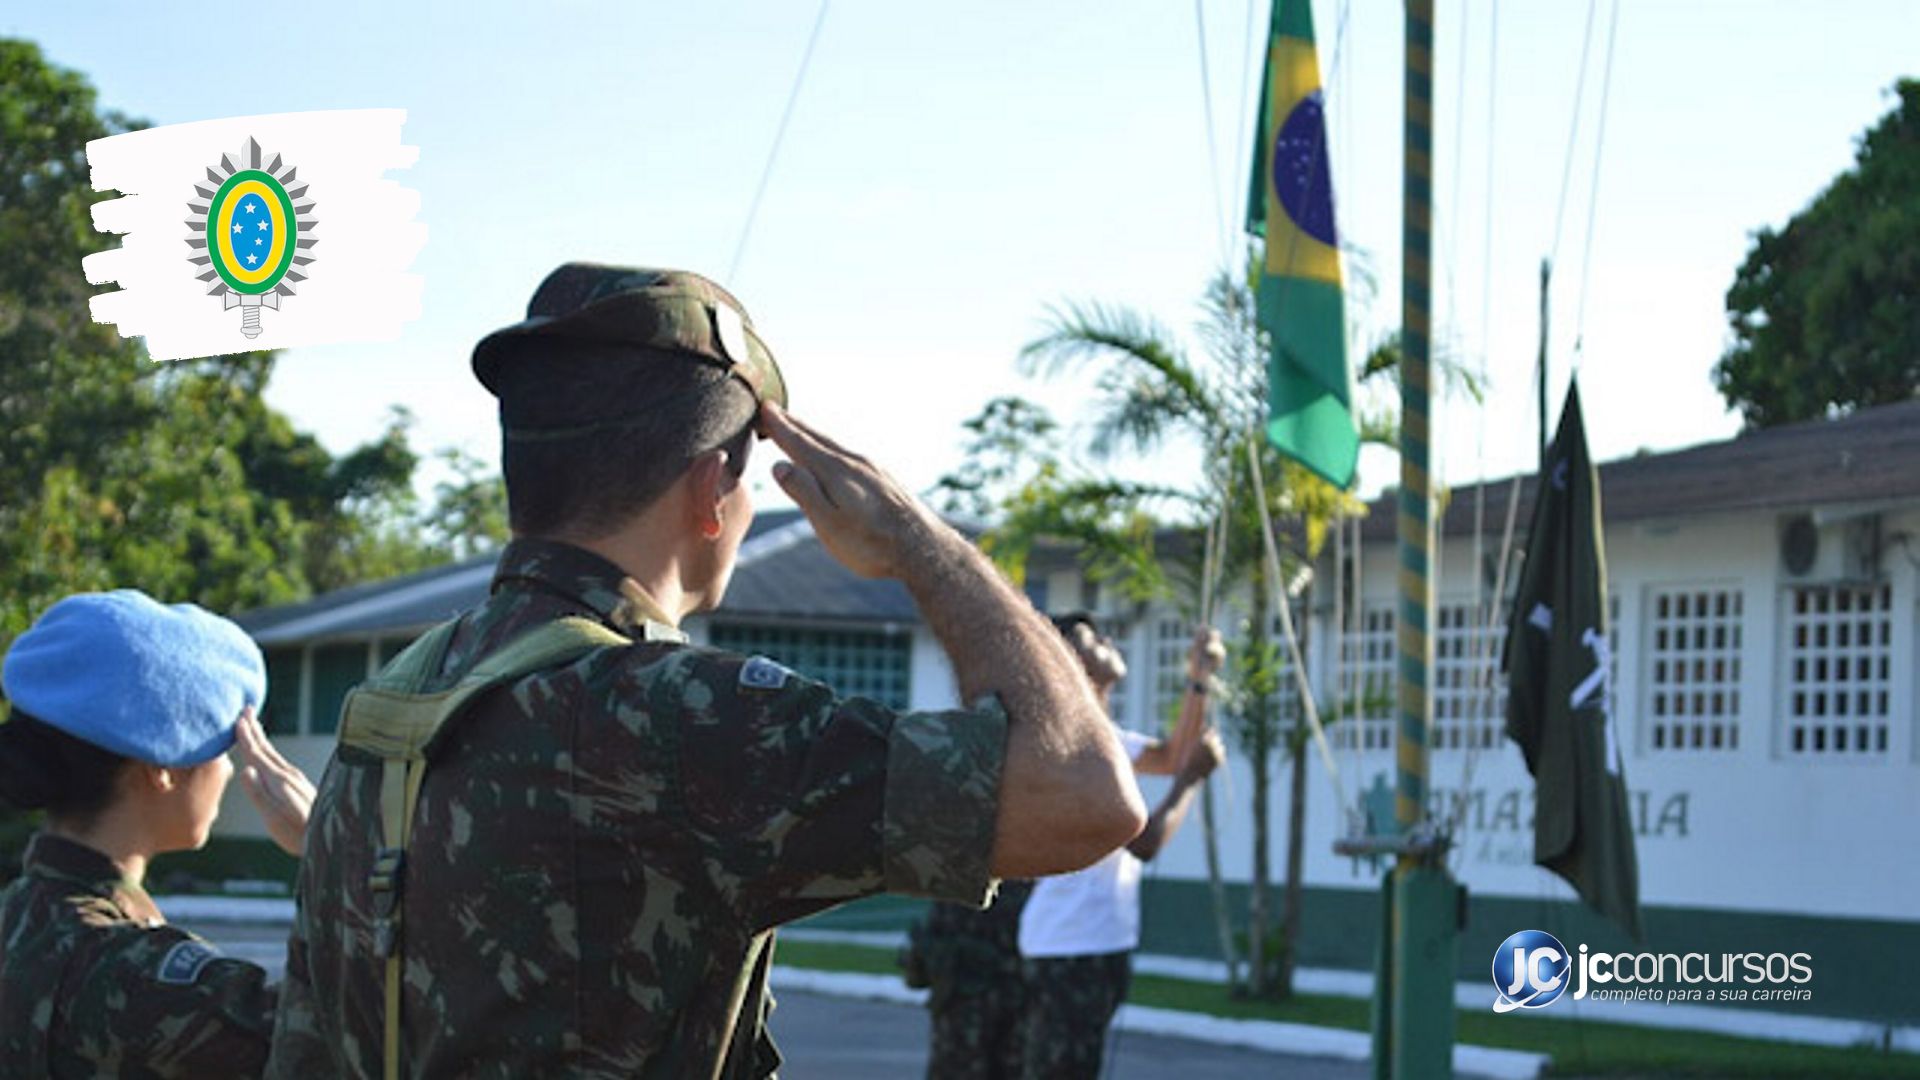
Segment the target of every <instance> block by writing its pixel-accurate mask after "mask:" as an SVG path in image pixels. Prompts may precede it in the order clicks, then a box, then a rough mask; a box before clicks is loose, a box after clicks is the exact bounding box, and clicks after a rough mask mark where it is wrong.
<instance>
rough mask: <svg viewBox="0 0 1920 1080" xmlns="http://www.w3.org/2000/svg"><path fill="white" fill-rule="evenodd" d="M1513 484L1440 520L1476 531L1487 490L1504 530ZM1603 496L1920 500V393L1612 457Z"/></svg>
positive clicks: (1677, 506)
mask: <svg viewBox="0 0 1920 1080" xmlns="http://www.w3.org/2000/svg"><path fill="white" fill-rule="evenodd" d="M1534 482H1535V477H1533V476H1531V475H1529V476H1525V477H1522V478H1521V480H1520V506H1519V512H1518V516H1517V525H1516V528H1517V529H1518V530H1519V531H1521V532H1524V531H1525V530H1526V527H1527V522H1528V520H1529V515H1530V512H1531V511H1532V509H1533V488H1534ZM1512 491H1513V479H1512V478H1511V477H1509V478H1506V479H1502V480H1491V481H1487V482H1486V483H1484V484H1470V485H1467V486H1464V487H1459V488H1455V489H1454V490H1453V494H1452V497H1451V498H1450V499H1449V501H1448V504H1447V510H1446V513H1445V518H1444V521H1443V522H1442V525H1443V527H1444V528H1445V530H1446V533H1447V534H1448V535H1456V534H1457V535H1471V534H1472V532H1473V517H1474V503H1475V501H1476V500H1477V499H1478V498H1479V497H1480V496H1481V495H1482V494H1483V493H1484V496H1485V524H1484V526H1483V528H1484V529H1485V531H1486V532H1487V533H1488V534H1491V535H1495V536H1497V535H1499V534H1500V531H1501V530H1502V529H1503V528H1504V527H1505V524H1506V514H1507V497H1508V495H1509V494H1510V493H1511V492H1512ZM1600 497H1601V500H1602V506H1603V508H1604V513H1605V515H1606V520H1608V521H1610V522H1622V521H1644V520H1650V519H1654V518H1667V517H1681V516H1698V515H1701V514H1714V513H1731V512H1738V511H1754V510H1779V511H1789V510H1812V509H1814V508H1817V507H1832V506H1835V505H1847V506H1860V507H1863V508H1865V507H1872V506H1876V505H1880V504H1895V503H1901V502H1910V501H1914V500H1920V399H1916V400H1913V401H1903V402H1900V403H1899V404H1896V405H1882V406H1879V407H1877V408H1871V409H1861V410H1859V411H1858V412H1854V413H1851V414H1849V415H1847V416H1843V417H1839V418H1836V419H1832V420H1809V421H1805V422H1803V423H1798V424H1783V425H1781V426H1779V427H1772V428H1762V429H1759V430H1755V431H1744V432H1741V433H1740V434H1739V435H1736V436H1734V437H1733V438H1731V439H1727V440H1725V441H1722V442H1715V443H1705V444H1702V445H1700V446H1693V447H1688V448H1686V449H1684V450H1673V451H1669V452H1666V453H1659V454H1647V453H1642V454H1637V455H1635V456H1633V457H1629V458H1622V459H1620V460H1618V461H1610V462H1607V463H1605V464H1603V465H1601V466H1600ZM1395 499H1396V496H1395V495H1394V494H1393V493H1392V492H1388V493H1387V494H1385V495H1383V496H1382V497H1381V498H1379V499H1376V500H1375V501H1374V502H1373V504H1372V506H1371V507H1369V510H1370V513H1369V514H1368V516H1367V520H1366V522H1365V524H1364V525H1362V526H1361V530H1362V532H1361V535H1362V537H1363V538H1364V539H1365V540H1368V541H1382V542H1384V541H1390V540H1392V539H1393V537H1394V536H1395V534H1396V524H1395V514H1396V509H1395V507H1396V502H1395Z"/></svg>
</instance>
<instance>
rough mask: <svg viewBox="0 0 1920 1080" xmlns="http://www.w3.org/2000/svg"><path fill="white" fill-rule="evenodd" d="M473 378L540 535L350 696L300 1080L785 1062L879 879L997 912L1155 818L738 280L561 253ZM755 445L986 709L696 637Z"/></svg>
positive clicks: (310, 881) (727, 1072)
mask: <svg viewBox="0 0 1920 1080" xmlns="http://www.w3.org/2000/svg"><path fill="white" fill-rule="evenodd" d="M474 370H475V373H476V374H477V375H478V376H479V378H480V381H481V382H482V383H483V384H485V385H486V386H487V388H488V389H489V390H490V391H492V392H493V393H494V394H495V396H496V397H498V398H499V401H500V418H501V425H502V434H503V451H502V459H503V461H502V464H503V472H504V474H505V477H506V484H507V497H508V503H509V512H510V517H511V521H512V525H513V530H514V536H515V539H514V540H513V542H512V543H511V544H510V545H509V546H508V548H507V549H506V551H505V552H504V553H503V555H502V557H501V560H500V564H499V567H498V569H497V570H496V572H495V577H494V585H493V590H492V594H491V595H490V596H489V598H488V599H487V600H486V601H485V602H484V603H482V604H481V605H480V606H479V607H477V608H475V609H474V610H472V611H469V612H467V613H465V614H464V615H462V616H460V617H459V618H458V619H456V620H454V621H453V622H451V623H448V624H445V625H444V626H443V627H441V628H439V629H437V630H436V631H434V632H431V633H429V634H428V635H427V636H426V637H425V638H423V639H422V640H421V641H420V642H417V643H415V645H414V646H412V647H410V648H409V649H408V650H407V651H406V652H405V653H403V654H402V655H401V656H400V657H397V658H396V659H395V661H394V663H393V664H392V665H391V666H390V667H389V668H388V669H387V670H386V671H384V672H383V673H382V674H381V675H380V676H378V677H376V678H375V679H374V680H372V681H371V682H370V683H369V685H368V686H366V687H363V688H362V689H361V690H360V691H358V692H356V694H355V695H354V696H353V697H352V698H351V699H350V700H349V702H348V705H347V709H346V715H345V717H344V718H343V721H342V726H341V727H342V745H341V748H340V750H339V753H338V755H337V757H336V759H335V762H334V764H333V766H332V767H331V768H330V769H329V770H328V773H327V776H326V778H325V780H324V781H323V783H322V787H321V791H320V795H319V798H318V800H317V802H316V804H315V808H314V811H315V812H314V821H313V828H312V829H311V831H310V834H309V840H308V849H307V858H306V862H305V864H304V866H303V869H302V874H301V882H300V888H299V910H298V915H297V917H296V921H295V926H294V932H293V938H292V941H291V943H290V947H289V952H288V965H287V981H286V986H285V990H284V992H283V995H284V996H283V999H282V1003H281V1009H280V1014H279V1018H278V1022H277V1024H276V1027H275V1032H274V1046H273V1057H272V1060H271V1062H270V1063H269V1073H270V1075H278V1076H285V1077H294V1076H301V1077H304V1076H312V1075H322V1074H358V1075H376V1074H382V1073H384V1074H385V1075H388V1076H398V1075H402V1074H405V1075H413V1076H423V1075H443V1074H451V1073H460V1074H463V1075H555V1074H570V1075H596V1076H644V1077H682V1076H711V1077H760V1076H767V1075H770V1074H771V1073H772V1072H773V1070H774V1068H775V1067H776V1066H777V1064H778V1061H779V1057H778V1054H777V1053H776V1052H775V1051H774V1050H773V1046H772V1043H771V1041H770V1040H769V1039H768V1038H767V1035H766V1030H765V1021H766V1014H767V1010H768V1007H769V999H768V997H767V994H766V973H767V968H768V965H769V962H770V958H771V953H772V931H773V929H774V928H775V927H777V926H778V925H780V924H781V923H784V922H788V921H791V920H793V919H796V918H799V917H801V916H804V915H807V914H810V913H813V912H816V911H820V910H822V909H824V908H827V907H830V906H833V905H835V904H838V903H841V902H843V901H846V900H850V899H854V898H856V897H861V896H867V895H871V894H874V893H878V892H882V891H895V892H904V893H910V894H915V895H921V896H931V897H936V898H941V899H948V900H958V901H965V902H970V903H974V904H979V903H982V902H983V901H985V900H986V898H987V897H989V896H990V895H991V893H992V889H993V885H994V880H995V879H996V878H998V877H1001V876H1017V877H1032V876H1035V875H1039V874H1048V873H1058V872H1061V871H1065V870H1069V869H1073V868H1077V867H1080V866H1084V865H1086V864H1088V863H1091V862H1093V861H1094V860H1096V859H1098V858H1100V857H1101V856H1102V855H1104V854H1105V853H1106V852H1108V851H1110V850H1112V849H1114V848H1116V847H1118V846H1119V845H1121V844H1124V843H1126V842H1127V841H1128V840H1129V839H1131V838H1132V837H1133V836H1134V835H1135V834H1136V833H1138V832H1139V830H1140V828H1141V824H1142V821H1143V820H1144V813H1143V808H1142V806H1141V802H1140V798H1139V795H1138V793H1137V791H1135V790H1134V788H1133V785H1132V782H1131V779H1130V778H1129V776H1128V771H1127V766H1126V758H1125V757H1124V756H1123V754H1122V753H1121V750H1120V747H1119V745H1118V743H1117V741H1116V740H1115V738H1114V736H1113V734H1112V732H1111V726H1110V725H1109V724H1107V722H1106V720H1105V719H1104V717H1103V716H1102V714H1101V712H1100V709H1099V705H1098V703H1097V702H1096V701H1095V699H1094V697H1093V695H1092V693H1091V691H1090V689H1089V686H1088V683H1087V680H1086V678H1085V676H1084V674H1082V673H1081V672H1080V670H1079V668H1078V665H1077V664H1076V663H1075V661H1074V659H1073V657H1072V655H1071V654H1070V653H1069V652H1068V650H1067V649H1066V648H1065V646H1064V645H1063V644H1062V643H1061V641H1060V640H1059V637H1058V635H1056V634H1055V633H1054V632H1053V630H1052V628H1051V627H1050V626H1049V625H1048V624H1047V622H1046V621H1045V620H1044V619H1043V618H1041V617H1040V616H1039V615H1038V614H1036V613H1035V612H1034V611H1033V610H1032V608H1031V606H1030V605H1029V604H1028V603H1027V601H1026V599H1025V598H1024V597H1023V596H1021V595H1020V594H1019V593H1018V592H1016V591H1015V590H1014V589H1013V588H1012V587H1011V586H1009V585H1008V584H1007V583H1006V581H1005V580H1004V579H1002V578H1001V577H1000V575H999V574H998V573H997V572H996V571H994V570H993V568H992V567H991V566H990V565H989V564H988V563H987V562H986V560H985V559H984V558H983V557H982V556H981V555H980V554H979V553H978V552H976V551H975V550H973V548H972V547H971V546H970V545H969V544H968V543H967V542H966V541H965V540H964V539H963V538H961V537H960V536H959V535H958V534H956V533H955V532H954V531H953V530H952V529H950V528H948V527H947V526H946V525H945V524H944V523H942V522H941V521H940V520H939V519H938V518H937V517H935V516H934V515H933V514H932V513H930V512H929V511H928V510H927V509H926V508H925V507H923V506H922V505H921V504H920V503H919V502H918V500H916V499H914V498H913V496H911V495H909V494H908V493H906V492H904V491H902V490H901V489H900V487H899V486H898V485H897V484H895V483H894V482H893V481H892V480H891V479H890V478H889V477H888V476H887V475H886V474H885V473H884V472H883V471H882V470H880V469H879V468H878V467H877V466H875V465H873V464H872V463H870V462H868V461H867V460H866V459H864V458H862V457H859V456H858V455H855V454H853V453H851V452H849V451H847V450H846V449H844V448H843V447H841V446H840V445H839V444H838V443H836V442H834V441H833V440H832V439H830V438H828V437H826V436H824V435H822V434H820V433H819V432H816V431H814V430H812V429H811V428H809V427H807V426H806V425H804V424H802V423H801V422H799V421H798V420H795V419H793V418H791V417H789V416H788V415H787V413H786V412H785V409H784V405H785V401H786V386H785V382H784V380H783V378H782V376H781V373H780V370H779V368H778V367H777V366H776V364H775V363H774V361H773V357H772V355H771V353H770V352H769V351H768V349H767V348H766V346H765V344H764V343H763V342H762V341H761V339H760V338H759V336H758V334H757V333H755V332H754V330H753V329H752V326H751V324H750V323H749V322H748V320H747V318H746V314H745V312H744V311H743V310H742V309H741V307H740V305H739V303H738V302H737V301H735V300H734V299H733V297H732V296H730V295H728V294H727V293H726V292H725V291H724V290H722V289H720V288H719V287H718V286H716V285H714V284H713V283H712V282H709V281H707V280H705V279H704V278H701V277H699V276H697V275H694V274H688V273H679V272H671V271H651V270H629V269H618V268H610V267H597V266H586V265H579V264H571V265H568V266H563V267H561V268H560V269H558V270H556V271H555V272H554V273H553V274H551V275H550V276H549V277H548V278H547V279H546V281H545V282H543V283H542V284H541V286H540V288H539V289H538V290H537V291H536V292H535V294H534V297H533V300H532V302H531V303H530V305H529V309H528V317H527V319H526V320H525V321H523V322H521V323H518V324H516V325H513V326H510V327H507V328H505V329H503V330H500V331H498V332H496V333H494V334H492V335H490V336H489V337H487V338H486V339H485V340H483V341H482V342H481V343H480V344H479V346H478V347H477V348H476V349H475V352H474ZM756 431H758V432H761V433H763V434H764V435H765V436H767V437H768V438H771V439H772V440H773V441H774V443H775V444H776V445H778V446H779V448H780V449H781V450H782V451H784V452H785V453H786V455H787V457H788V459H789V460H788V461H786V462H783V463H780V464H778V465H776V466H775V469H774V475H775V478H776V480H777V481H778V482H779V483H780V485H781V487H782V488H783V489H784V490H785V491H786V492H787V493H788V494H789V495H790V496H791V497H792V498H793V499H794V501H795V502H796V503H798V504H799V506H800V508H801V509H802V510H803V511H804V512H805V513H806V514H807V516H808V518H809V519H810V520H811V521H812V523H813V526H814V530H815V532H816V534H817V535H818V536H819V538H820V540H821V542H822V543H823V544H824V545H825V546H826V548H827V550H828V551H829V552H831V553H832V554H833V555H834V557H835V558H837V559H839V560H840V561H841V562H842V563H843V564H845V565H846V566H847V567H848V568H850V569H851V570H853V571H854V572H856V573H858V574H861V575H864V576H868V577H883V576H884V577H894V578H897V579H899V580H900V581H902V582H903V583H904V584H905V585H906V587H907V589H908V591H909V592H910V593H911V594H912V595H913V597H914V599H915V601H916V603H917V604H918V605H919V607H920V610H921V612H922V614H923V615H924V617H925V618H926V620H927V623H928V625H929V626H930V627H931V628H932V630H933V632H934V634H935V635H936V636H937V637H938V639H939V640H940V642H941V644H942V646H943V647H944V648H945V649H946V651H947V654H948V656H949V657H950V659H951V660H952V663H953V667H954V671H955V674H956V675H957V677H958V680H959V684H960V688H961V691H962V694H963V695H964V698H965V700H966V701H967V702H969V703H970V705H969V706H968V707H967V708H964V709H957V710H952V711H946V712H934V713H913V712H909V713H896V712H893V711H892V710H889V709H887V708H884V707H882V706H880V705H878V704H876V703H874V702H872V701H868V700H863V699H858V698H851V699H843V698H840V697H838V696H837V695H835V694H834V692H833V690H832V689H831V688H830V687H827V686H823V685H821V684H819V683H815V682H812V681H810V680H808V679H805V678H802V677H800V676H798V675H795V674H793V673H791V672H788V671H786V670H785V669H783V668H780V667H779V666H778V665H775V664H772V663H771V662H769V661H765V660H761V659H749V658H745V657H740V656H736V655H730V654H728V653H725V652H720V651H716V650H711V649H704V648H697V647H694V646H691V645H689V644H688V643H687V641H686V639H685V637H684V635H682V634H681V633H680V631H679V629H678V624H679V622H680V620H681V619H682V618H683V617H685V616H687V615H690V614H693V613H695V612H699V611H706V610H710V609H712V608H714V607H716V606H717V605H718V604H719V603H720V600H721V597H722V594H723V593H724V592H725V589H726V584H727V580H728V577H729V575H730V574H731V571H732V568H733V562H734V557H735V554H736V553H737V550H738V548H739V544H740V540H741V538H742V537H743V536H744V535H745V533H746V531H747V526H748V523H749V521H750V520H751V518H752V514H753V508H752V505H751V503H750V501H749V498H748V494H747V489H746V486H745V484H744V483H742V481H741V473H742V471H743V469H744V468H745V464H746V459H747V456H748V454H749V453H750V451H751V450H752V446H753V436H754V434H755V432H756Z"/></svg>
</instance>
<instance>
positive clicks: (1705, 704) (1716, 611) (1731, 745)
mask: <svg viewBox="0 0 1920 1080" xmlns="http://www.w3.org/2000/svg"><path fill="white" fill-rule="evenodd" d="M1743 640H1744V639H1743V634H1742V600H1741V593H1740V590H1739V589H1737V588H1727V587H1712V586H1690V587H1684V588H1666V587H1661V588H1654V589H1652V590H1650V591H1649V593H1648V596H1647V666H1646V672H1647V682H1646V691H1645V692H1646V711H1645V713H1644V715H1645V717H1646V724H1647V730H1646V747H1647V749H1649V750H1655V751H1668V750H1707V751H1713V750H1737V749H1739V747H1740V651H1741V646H1742V642H1743Z"/></svg>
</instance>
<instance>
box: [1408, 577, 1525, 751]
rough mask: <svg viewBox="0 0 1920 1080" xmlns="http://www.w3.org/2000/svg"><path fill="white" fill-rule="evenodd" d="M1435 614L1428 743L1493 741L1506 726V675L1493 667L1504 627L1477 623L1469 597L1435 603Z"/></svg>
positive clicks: (1455, 745) (1449, 745)
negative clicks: (1448, 602) (1450, 601)
mask: <svg viewBox="0 0 1920 1080" xmlns="http://www.w3.org/2000/svg"><path fill="white" fill-rule="evenodd" d="M1435 614H1436V615H1437V616H1438V618H1436V619H1435V620H1434V634H1433V674H1432V678H1431V684H1432V685H1431V688H1430V690H1429V693H1430V694H1431V695H1432V698H1433V732H1432V735H1431V737H1430V741H1431V745H1432V747H1433V749H1435V750H1459V749H1465V748H1469V747H1471V748H1478V749H1483V750H1484V749H1486V748H1488V747H1491V746H1492V745H1494V743H1495V742H1496V741H1498V739H1499V737H1500V733H1501V732H1502V731H1503V730H1505V726H1506V715H1507V686H1506V679H1505V678H1503V677H1501V676H1500V675H1499V674H1497V673H1496V672H1495V671H1494V668H1496V667H1497V666H1498V665H1499V663H1500V646H1501V643H1502V641H1503V639H1504V637H1505V635H1506V627H1505V625H1504V624H1496V625H1494V626H1491V627H1490V626H1486V625H1484V624H1483V623H1481V618H1482V616H1481V614H1480V612H1479V610H1478V607H1477V605H1475V604H1474V603H1473V602H1472V601H1458V602H1455V603H1450V604H1441V605H1439V608H1438V610H1437V611H1436V613H1435ZM1476 668H1477V669H1478V670H1479V672H1480V674H1479V676H1478V677H1476V675H1475V670H1476ZM1388 670H1389V674H1391V670H1392V669H1391V668H1389V669H1388ZM1489 683H1491V684H1492V685H1491V686H1489ZM1389 692H1391V689H1389Z"/></svg>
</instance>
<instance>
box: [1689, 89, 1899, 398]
mask: <svg viewBox="0 0 1920 1080" xmlns="http://www.w3.org/2000/svg"><path fill="white" fill-rule="evenodd" d="M1894 96H1895V97H1896V98H1897V101H1898V104H1897V105H1896V106H1895V108H1894V109H1893V111H1892V112H1890V113H1888V114H1887V115H1886V116H1885V117H1884V118H1882V119H1881V121H1880V122H1879V123H1878V124H1877V125H1875V126H1874V128H1873V129H1872V130H1870V131H1868V132H1867V133H1866V134H1865V135H1864V136H1862V137H1861V139H1860V143H1859V150H1858V153H1857V154H1856V156H1855V160H1854V165H1853V168H1851V169H1849V170H1847V171H1846V172H1844V173H1842V174H1840V176H1839V177H1838V178H1836V179H1835V180H1834V182H1833V183H1832V184H1831V185H1829V186H1828V187H1827V189H1826V190H1825V191H1823V192H1821V193H1820V195H1819V197H1818V198H1816V199H1814V200H1813V202H1812V203H1811V204H1810V205H1808V206H1807V208H1806V209H1804V210H1802V211H1800V212H1799V213H1798V214H1795V215H1794V216H1793V218H1792V219H1791V220H1790V221H1788V222H1787V225H1786V227H1785V228H1784V229H1781V230H1780V231H1778V232H1775V231H1774V230H1772V229H1761V230H1760V231H1759V232H1758V233H1757V234H1755V236H1754V238H1753V247H1752V249H1751V250H1749V251H1748V253H1747V259H1746V262H1745V263H1743V264H1742V265H1741V267H1740V271H1739V273H1738V274H1737V275H1736V276H1735V278H1734V282H1733V287H1732V288H1731V289H1729V290H1727V320H1728V322H1729V323H1730V324H1731V326H1732V330H1733V344H1732V345H1731V346H1730V347H1729V348H1728V349H1727V352H1726V355H1724V356H1722V357H1721V358H1720V362H1719V364H1718V365H1716V366H1715V367H1714V370H1713V380H1714V385H1715V386H1717V387H1718V388H1719V390H1720V393H1721V394H1723V395H1724V396H1725V397H1726V399H1727V403H1728V404H1729V405H1732V406H1735V407H1737V408H1739V409H1740V411H1741V413H1742V414H1744V415H1745V417H1746V420H1747V423H1748V424H1749V425H1751V426H1754V427H1767V426H1770V425H1773V424H1784V423H1791V422H1793V421H1796V420H1807V419H1812V418H1815V417H1820V416H1826V415H1829V414H1831V413H1834V412H1847V411H1851V410H1853V409H1859V408H1865V407H1868V406H1872V405H1885V404H1890V403H1892V402H1897V401H1905V400H1907V399H1908V398H1911V397H1913V396H1914V393H1915V392H1916V390H1920V80H1914V79H1903V80H1901V81H1900V82H1899V83H1897V84H1896V85H1895V87H1894Z"/></svg>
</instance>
